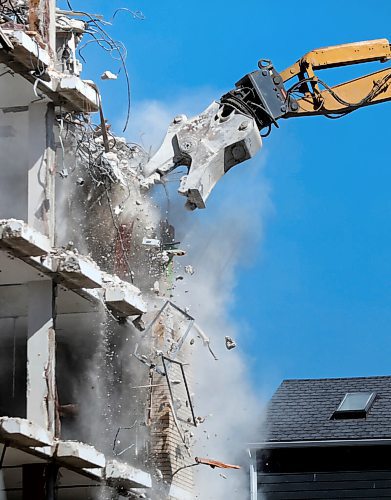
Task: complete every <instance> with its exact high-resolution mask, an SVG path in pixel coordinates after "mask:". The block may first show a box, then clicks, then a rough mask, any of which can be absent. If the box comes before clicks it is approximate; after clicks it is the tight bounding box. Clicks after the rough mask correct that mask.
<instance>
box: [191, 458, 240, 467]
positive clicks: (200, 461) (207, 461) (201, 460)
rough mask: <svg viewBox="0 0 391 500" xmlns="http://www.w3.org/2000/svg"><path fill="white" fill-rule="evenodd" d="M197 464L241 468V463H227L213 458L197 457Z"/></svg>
mask: <svg viewBox="0 0 391 500" xmlns="http://www.w3.org/2000/svg"><path fill="white" fill-rule="evenodd" d="M195 461H196V462H197V464H203V465H209V467H212V469H215V468H217V469H240V466H239V465H231V464H225V463H224V462H219V461H217V460H212V459H210V458H199V457H195Z"/></svg>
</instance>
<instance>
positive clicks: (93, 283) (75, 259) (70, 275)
mask: <svg viewBox="0 0 391 500" xmlns="http://www.w3.org/2000/svg"><path fill="white" fill-rule="evenodd" d="M57 272H58V273H59V274H60V275H61V277H62V278H63V280H64V286H66V287H67V288H70V289H72V288H101V286H102V273H101V270H100V269H99V267H98V266H97V264H96V263H95V262H93V261H91V260H89V259H87V258H85V257H82V256H81V255H77V254H74V253H73V252H70V253H65V254H64V255H61V256H60V257H59V258H58V267H57Z"/></svg>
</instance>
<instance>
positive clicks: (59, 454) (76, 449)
mask: <svg viewBox="0 0 391 500" xmlns="http://www.w3.org/2000/svg"><path fill="white" fill-rule="evenodd" d="M55 456H56V458H57V460H58V461H59V462H62V463H64V464H66V465H68V466H70V467H74V468H76V469H83V468H87V469H88V468H90V469H95V468H102V467H104V466H105V464H106V459H105V456H104V455H103V453H101V452H100V451H98V450H97V449H96V448H94V447H93V446H91V445H88V444H85V443H80V442H79V441H59V442H58V443H57V445H56V450H55Z"/></svg>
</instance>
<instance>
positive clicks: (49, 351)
mask: <svg viewBox="0 0 391 500" xmlns="http://www.w3.org/2000/svg"><path fill="white" fill-rule="evenodd" d="M28 291H29V293H28V297H29V306H28V332H27V418H28V419H29V420H31V421H32V422H35V423H36V424H38V425H40V426H41V427H43V428H44V429H46V430H48V431H49V432H51V433H52V434H53V435H55V430H56V389H55V332H54V318H53V313H54V311H53V304H54V296H53V292H54V291H53V284H52V281H51V280H45V281H36V282H31V283H29V284H28Z"/></svg>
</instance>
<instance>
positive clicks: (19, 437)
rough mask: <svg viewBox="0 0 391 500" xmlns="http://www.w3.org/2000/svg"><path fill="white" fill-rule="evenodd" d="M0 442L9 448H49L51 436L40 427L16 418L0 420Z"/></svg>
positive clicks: (51, 440)
mask: <svg viewBox="0 0 391 500" xmlns="http://www.w3.org/2000/svg"><path fill="white" fill-rule="evenodd" d="M0 440H1V441H2V442H3V443H4V442H6V443H9V444H10V445H11V446H13V445H17V446H22V447H26V448H27V447H30V446H50V445H51V444H52V442H53V436H52V435H51V434H50V433H49V432H47V431H46V430H45V429H43V428H42V427H39V426H38V425H36V424H34V423H33V422H30V421H29V420H26V419H24V418H18V417H1V418H0Z"/></svg>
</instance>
